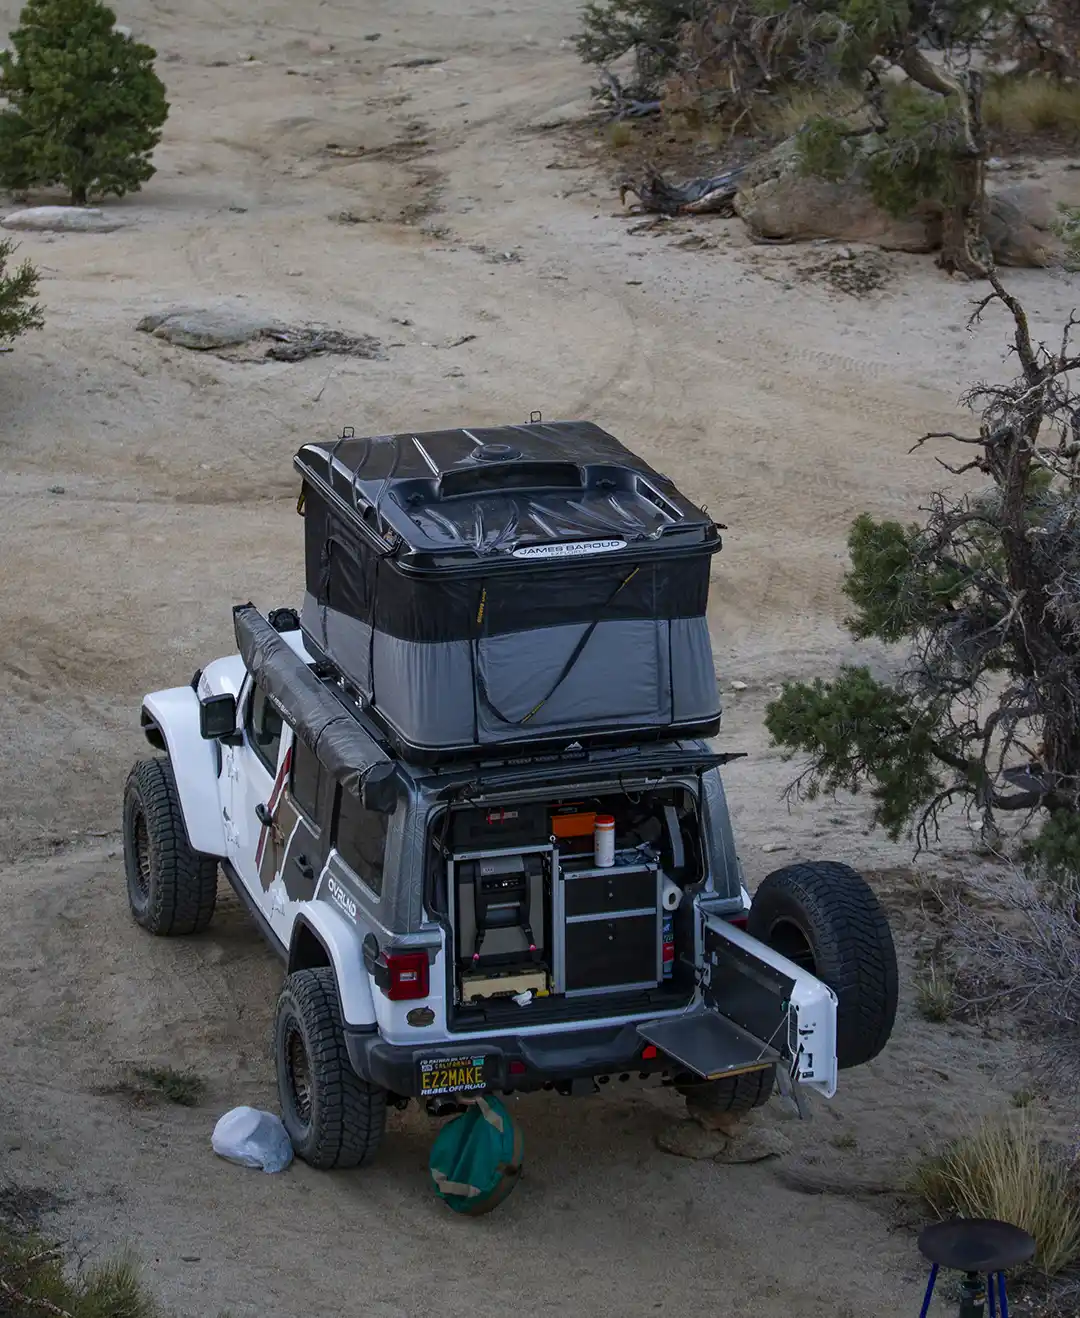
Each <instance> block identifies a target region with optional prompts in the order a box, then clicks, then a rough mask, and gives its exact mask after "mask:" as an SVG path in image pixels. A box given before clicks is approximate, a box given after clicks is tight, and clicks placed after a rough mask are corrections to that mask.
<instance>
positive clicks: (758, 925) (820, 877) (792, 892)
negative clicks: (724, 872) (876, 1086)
mask: <svg viewBox="0 0 1080 1318" xmlns="http://www.w3.org/2000/svg"><path fill="white" fill-rule="evenodd" d="M747 932H748V933H750V934H751V935H752V936H753V937H754V938H757V939H760V940H761V942H763V943H765V944H767V945H768V946H769V947H771V948H772V949H773V950H774V951H776V952H779V953H780V954H781V955H782V956H786V957H787V958H788V960H789V961H794V962H795V964H796V965H797V966H799V967H800V968H801V969H803V970H806V971H808V972H809V973H810V974H811V975H814V976H816V977H817V978H818V979H820V980H821V981H822V982H823V983H825V984H827V985H828V986H829V988H831V989H832V991H833V992H834V993H835V994H836V997H837V1010H836V1060H837V1065H838V1066H839V1067H840V1069H841V1070H845V1069H848V1068H850V1067H853V1066H862V1065H863V1063H864V1062H869V1061H871V1060H872V1059H873V1058H875V1057H876V1056H877V1055H878V1053H880V1052H881V1050H882V1049H883V1048H884V1047H885V1045H886V1043H888V1041H889V1036H890V1034H891V1033H892V1028H893V1024H894V1022H895V1020H896V1003H897V985H898V974H897V967H896V949H895V947H894V945H893V940H892V934H891V933H890V932H889V922H888V919H887V918H886V915H885V912H884V910H883V909H882V906H881V903H880V902H879V901H878V899H877V897H876V896H875V895H874V893H873V890H872V889H871V887H870V885H869V884H868V883H867V882H866V880H865V879H864V878H863V877H862V875H861V874H858V873H856V871H855V870H853V869H851V868H850V867H849V866H847V865H840V864H837V863H835V862H833V861H821V862H818V863H815V864H805V865H788V866H786V867H785V868H784V869H781V870H776V871H775V872H774V873H772V874H770V875H769V876H768V878H767V879H765V881H764V882H763V883H762V884H761V886H760V887H759V888H758V890H757V892H756V893H755V894H754V900H753V902H752V903H751V905H750V918H749V921H748V924H747Z"/></svg>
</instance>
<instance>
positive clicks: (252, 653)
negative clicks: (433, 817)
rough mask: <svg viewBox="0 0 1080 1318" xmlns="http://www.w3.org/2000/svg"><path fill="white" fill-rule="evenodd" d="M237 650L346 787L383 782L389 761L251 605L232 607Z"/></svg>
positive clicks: (283, 713)
mask: <svg viewBox="0 0 1080 1318" xmlns="http://www.w3.org/2000/svg"><path fill="white" fill-rule="evenodd" d="M233 626H234V629H235V631H236V640H237V644H238V645H239V647H240V655H241V658H242V659H243V661H244V665H245V667H246V668H247V670H248V672H250V673H251V675H252V676H253V677H254V678H255V680H256V681H257V682H258V683H259V685H260V686H261V687H262V689H263V690H264V691H265V692H266V695H267V698H268V699H269V700H270V701H271V703H272V704H273V705H274V707H275V709H277V710H278V712H279V713H280V714H281V716H282V717H283V718H284V719H285V721H286V722H287V723H288V724H289V726H290V727H291V728H292V729H293V731H294V732H295V733H296V735H297V736H298V737H299V738H300V740H301V741H302V742H303V743H304V745H305V746H307V747H308V749H309V750H310V751H311V752H312V753H313V754H314V755H315V756H316V758H317V759H318V760H319V762H320V763H321V764H322V765H323V766H324V767H325V768H326V769H327V771H328V772H329V773H330V774H331V775H332V776H333V777H334V778H336V779H337V781H338V782H340V783H341V784H342V786H343V787H345V788H346V789H347V790H348V791H350V792H352V793H353V794H354V795H356V796H361V795H363V793H364V790H365V788H366V787H367V788H369V789H373V788H374V787H375V785H376V784H377V783H385V782H387V781H388V780H389V779H390V778H391V776H392V775H393V773H394V763H393V761H392V760H391V759H390V757H389V756H388V755H387V754H386V752H385V751H384V750H383V749H382V748H381V747H380V746H379V744H378V742H377V741H376V740H375V739H374V738H373V737H371V736H370V735H369V734H368V733H367V732H365V731H364V729H363V728H362V727H361V726H360V724H359V723H358V722H357V721H356V719H355V718H354V717H353V715H352V714H351V713H350V712H349V711H348V709H346V708H345V706H344V705H343V704H342V703H341V701H340V700H338V699H337V697H336V696H335V695H334V694H333V693H332V692H330V691H328V690H327V689H326V687H325V686H323V684H322V683H321V682H320V681H319V679H318V678H317V677H316V676H315V674H314V673H313V672H312V670H311V668H310V667H309V666H308V665H307V664H306V663H304V661H303V660H302V659H301V658H300V657H299V656H298V655H297V654H296V652H295V651H294V650H293V649H292V648H291V647H290V646H289V645H288V644H287V643H286V642H285V641H283V640H282V639H281V637H280V636H279V635H278V633H277V632H276V631H275V630H274V628H273V627H271V626H270V624H269V623H268V622H267V621H266V619H265V618H264V617H263V616H262V614H261V613H260V612H259V611H258V609H256V608H255V606H254V605H253V604H238V605H237V606H236V607H235V608H234V609H233Z"/></svg>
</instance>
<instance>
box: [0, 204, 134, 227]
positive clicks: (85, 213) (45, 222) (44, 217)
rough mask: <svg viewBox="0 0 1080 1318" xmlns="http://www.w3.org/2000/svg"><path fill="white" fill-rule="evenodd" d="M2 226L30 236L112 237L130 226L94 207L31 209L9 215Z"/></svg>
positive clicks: (0, 222)
mask: <svg viewBox="0 0 1080 1318" xmlns="http://www.w3.org/2000/svg"><path fill="white" fill-rule="evenodd" d="M0 225H3V227H4V228H5V229H22V230H24V231H26V232H28V233H112V232H113V231H114V230H115V229H124V228H126V227H127V222H126V221H125V220H121V219H119V218H118V217H117V216H115V215H106V213H105V212H104V211H103V210H97V209H96V208H95V207H93V206H31V207H30V209H29V210H22V211H13V212H12V213H11V214H10V215H5V216H4V218H3V219H2V220H0Z"/></svg>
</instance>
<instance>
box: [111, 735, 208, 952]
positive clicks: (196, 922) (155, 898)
mask: <svg viewBox="0 0 1080 1318" xmlns="http://www.w3.org/2000/svg"><path fill="white" fill-rule="evenodd" d="M123 832H124V869H125V871H126V873H127V891H128V905H129V906H130V907H131V914H132V916H133V917H134V918H135V921H136V923H137V924H140V925H141V926H142V927H143V928H144V929H146V930H148V931H149V932H150V933H152V934H159V935H164V936H169V935H172V936H175V935H180V934H198V933H201V932H202V931H203V930H204V929H205V928H206V926H207V925H208V924H209V923H210V920H211V918H212V917H213V914H214V905H215V902H216V901H217V873H218V863H217V861H216V860H215V858H214V857H213V856H204V855H202V853H201V852H198V851H195V850H193V848H192V846H191V844H190V843H189V842H188V837H187V829H186V828H185V826H184V812H183V810H182V809H181V808H180V796H179V793H178V792H177V790H176V778H175V776H174V774H173V768H172V765H171V764H170V763H169V761H168V760H159V759H154V760H139V761H138V763H136V764H135V765H134V766H133V768H132V770H131V772H130V774H128V780H127V784H126V786H125V788H124V821H123Z"/></svg>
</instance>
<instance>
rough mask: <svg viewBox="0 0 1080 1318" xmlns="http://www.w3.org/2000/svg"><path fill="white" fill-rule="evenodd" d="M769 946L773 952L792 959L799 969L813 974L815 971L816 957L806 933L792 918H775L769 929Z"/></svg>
mask: <svg viewBox="0 0 1080 1318" xmlns="http://www.w3.org/2000/svg"><path fill="white" fill-rule="evenodd" d="M768 942H769V946H770V947H771V948H772V950H773V951H774V952H779V953H780V955H781V956H786V957H787V959H788V960H789V961H794V962H795V964H796V965H797V966H798V967H799V969H800V970H805V971H806V972H807V974H810V975H813V974H816V972H817V958H816V957H815V956H814V948H813V945H812V944H811V942H810V939H809V938H807V936H806V934H805V933H804V932H803V930H802V929H800V927H799V926H798V925H797V924H795V923H794V921H792V920H777V922H776V923H775V924H774V925H773V926H772V928H771V929H770V930H769V939H768Z"/></svg>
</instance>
